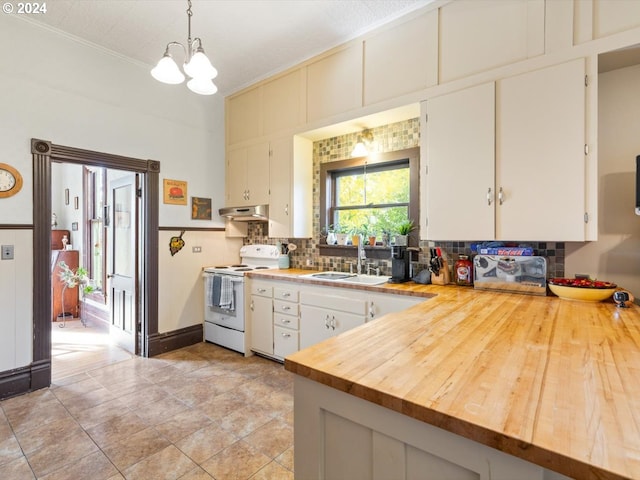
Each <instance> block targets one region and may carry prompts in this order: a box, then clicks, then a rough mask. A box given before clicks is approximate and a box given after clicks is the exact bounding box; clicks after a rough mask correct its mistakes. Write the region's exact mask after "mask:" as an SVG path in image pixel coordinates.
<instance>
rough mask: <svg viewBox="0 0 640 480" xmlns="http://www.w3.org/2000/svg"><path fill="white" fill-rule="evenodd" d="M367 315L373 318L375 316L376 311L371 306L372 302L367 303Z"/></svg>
mask: <svg viewBox="0 0 640 480" xmlns="http://www.w3.org/2000/svg"><path fill="white" fill-rule="evenodd" d="M369 316H370V317H371V318H373V317H375V316H376V311H375V309H374V307H373V302H371V303H370V304H369Z"/></svg>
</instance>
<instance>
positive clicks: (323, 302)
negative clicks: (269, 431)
mask: <svg viewBox="0 0 640 480" xmlns="http://www.w3.org/2000/svg"><path fill="white" fill-rule="evenodd" d="M248 285H249V287H248V288H249V291H250V295H251V300H250V304H249V307H250V308H249V317H248V319H247V322H248V324H249V328H250V338H251V350H252V351H253V352H256V353H259V354H261V355H265V356H268V357H271V358H274V359H276V360H284V358H285V357H286V356H287V355H290V354H291V353H294V352H297V351H298V350H300V349H303V348H307V347H310V346H312V345H315V344H316V343H319V342H321V341H323V340H326V339H327V338H330V337H333V336H335V335H339V334H340V333H343V332H346V331H347V330H351V329H352V328H355V327H358V326H360V325H363V324H364V323H366V322H368V321H372V320H377V319H378V318H380V317H382V316H383V315H386V314H388V313H392V312H397V311H400V310H404V309H405V308H409V307H411V306H413V305H416V304H418V303H421V302H423V301H425V298H424V297H412V296H407V295H394V294H388V293H377V292H371V291H366V290H355V289H352V288H349V289H346V288H340V287H326V286H312V285H302V286H300V285H297V284H295V283H294V282H282V281H272V280H256V279H250V281H249V282H248Z"/></svg>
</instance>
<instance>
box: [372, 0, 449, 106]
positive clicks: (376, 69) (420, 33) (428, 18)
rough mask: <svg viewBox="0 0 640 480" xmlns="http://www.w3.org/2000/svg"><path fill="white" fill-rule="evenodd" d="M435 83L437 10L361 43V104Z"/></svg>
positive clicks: (436, 68)
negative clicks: (362, 68)
mask: <svg viewBox="0 0 640 480" xmlns="http://www.w3.org/2000/svg"><path fill="white" fill-rule="evenodd" d="M398 72H402V75H398ZM436 83H438V9H433V10H430V11H429V12H427V13H426V14H424V15H421V16H419V17H417V18H414V19H412V20H409V21H407V22H404V23H401V24H399V25H396V26H395V27H393V28H390V29H387V30H383V31H381V32H379V33H376V34H374V35H372V36H371V37H370V38H367V39H366V40H365V42H364V104H365V105H371V104H373V103H377V102H380V101H382V100H387V99H389V98H395V97H398V96H400V95H404V94H406V93H410V92H415V91H417V90H422V89H424V88H427V87H430V86H432V85H435V84H436Z"/></svg>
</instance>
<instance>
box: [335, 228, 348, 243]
mask: <svg viewBox="0 0 640 480" xmlns="http://www.w3.org/2000/svg"><path fill="white" fill-rule="evenodd" d="M335 230H336V240H337V242H338V245H347V243H348V241H349V235H348V229H347V227H344V226H342V225H339V224H337V225H336V226H335Z"/></svg>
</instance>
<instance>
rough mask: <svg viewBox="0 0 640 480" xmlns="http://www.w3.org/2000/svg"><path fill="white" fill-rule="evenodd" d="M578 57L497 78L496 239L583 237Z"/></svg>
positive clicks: (580, 71)
mask: <svg viewBox="0 0 640 480" xmlns="http://www.w3.org/2000/svg"><path fill="white" fill-rule="evenodd" d="M584 74H585V65H584V60H583V59H578V60H573V61H571V62H567V63H563V64H560V65H555V66H553V67H549V68H545V69H542V70H537V71H534V72H529V73H525V74H522V75H518V76H515V77H511V78H507V79H504V80H500V81H499V82H498V83H497V87H496V90H497V94H496V97H497V107H496V189H497V190H498V192H497V193H498V201H497V203H496V238H498V239H501V240H528V241H545V240H556V241H581V240H584V239H585V223H584V213H585V156H584V148H585V147H584V145H585V84H584V83H585V82H584Z"/></svg>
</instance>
